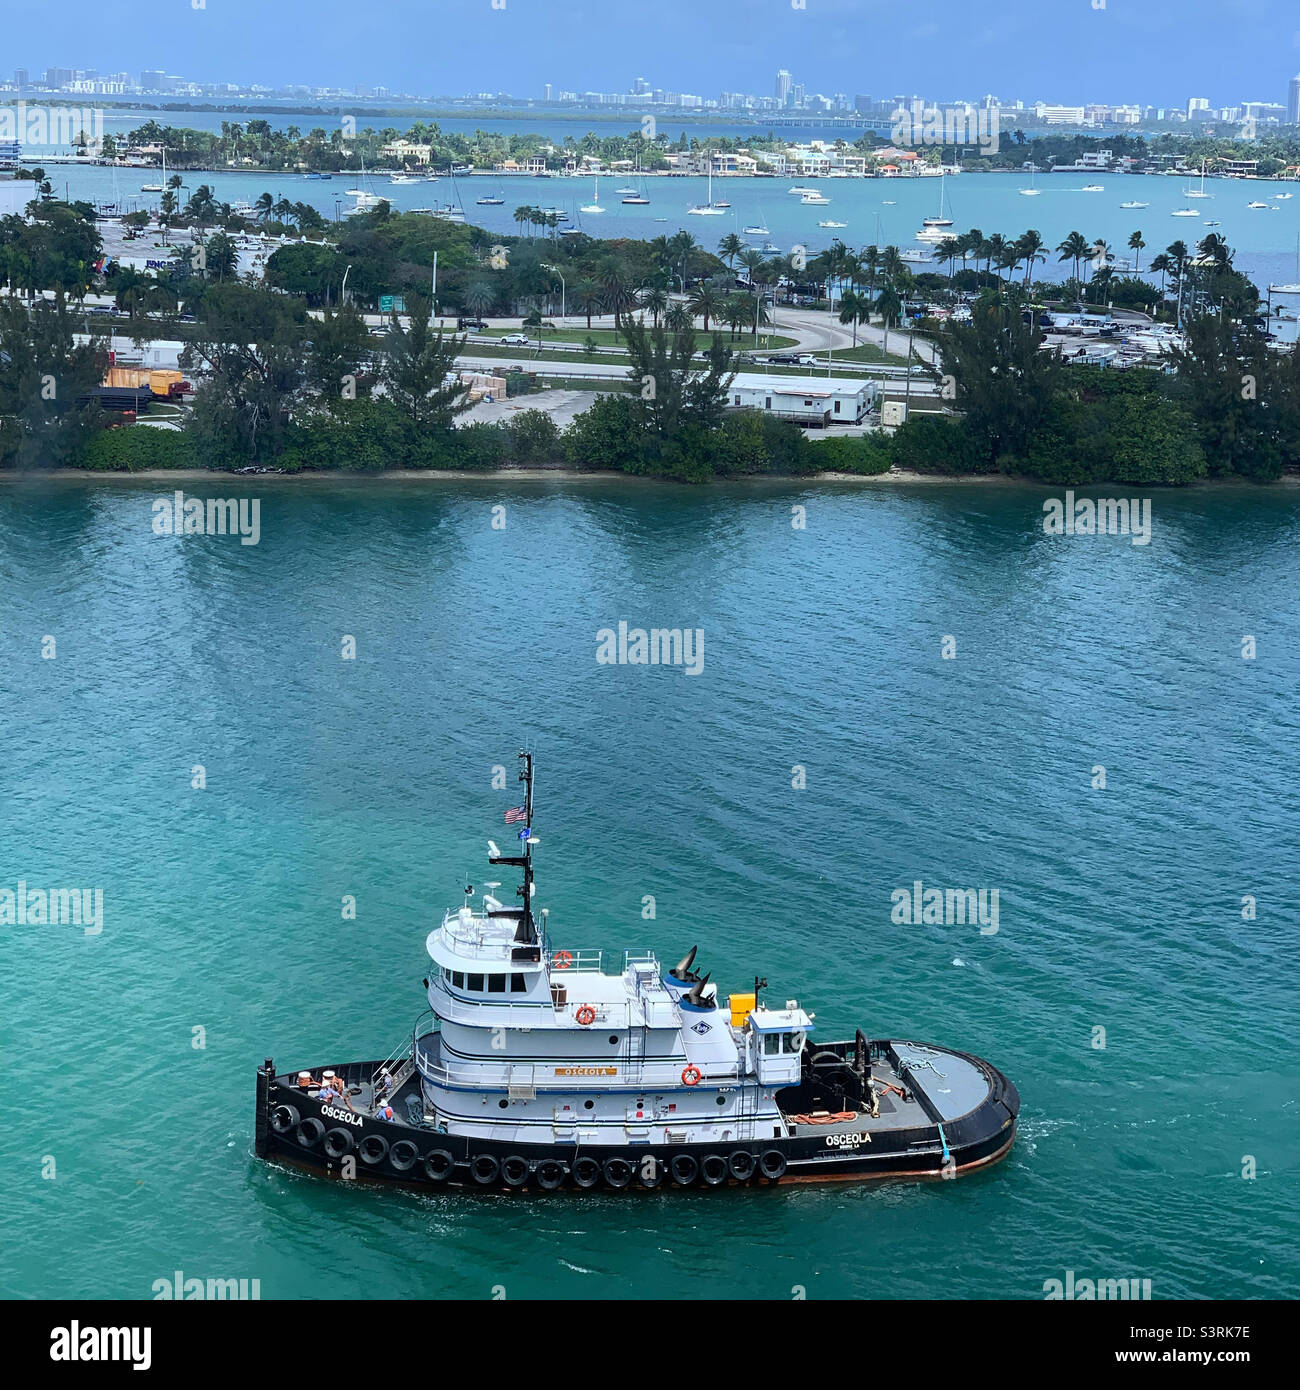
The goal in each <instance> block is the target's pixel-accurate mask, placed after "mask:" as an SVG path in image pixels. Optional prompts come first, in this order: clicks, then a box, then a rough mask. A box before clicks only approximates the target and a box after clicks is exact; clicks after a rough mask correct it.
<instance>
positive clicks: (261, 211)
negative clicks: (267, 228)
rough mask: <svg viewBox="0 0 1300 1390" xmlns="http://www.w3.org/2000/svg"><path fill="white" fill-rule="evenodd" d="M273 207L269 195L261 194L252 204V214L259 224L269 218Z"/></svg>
mask: <svg viewBox="0 0 1300 1390" xmlns="http://www.w3.org/2000/svg"><path fill="white" fill-rule="evenodd" d="M274 207H275V199H274V198H273V197H272V196H271V195H270V194H269V193H263V194H262V196H261V197H260V198H258V200H257V202H255V203H254V204H253V214H254V216H255V217H256V218H257V220H258V221H259V222H265V221H266V219H267V218H268V217H270V215H271V209H272V208H274Z"/></svg>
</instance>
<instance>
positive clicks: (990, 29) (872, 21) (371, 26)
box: [0, 0, 1300, 106]
mask: <svg viewBox="0 0 1300 1390" xmlns="http://www.w3.org/2000/svg"><path fill="white" fill-rule="evenodd" d="M201 2H202V4H203V8H201V9H194V8H192V4H198V3H200V0H192V4H188V3H186V0H166V3H163V4H154V5H152V6H147V7H146V8H145V9H144V10H142V11H140V12H139V13H136V12H134V11H132V10H130V9H129V8H126V9H123V8H120V7H118V8H109V9H107V10H106V9H105V8H104V6H103V3H102V0H58V3H57V4H56V5H55V7H54V8H53V9H51V8H50V7H47V6H41V5H31V4H28V5H16V6H10V7H7V9H8V13H7V14H6V18H5V30H6V37H7V39H8V40H9V42H8V43H6V45H5V49H4V52H3V54H0V68H2V69H3V70H4V72H5V75H6V76H7V75H8V73H9V72H10V71H11V70H12V69H13V68H14V67H17V66H26V67H28V68H30V69H32V70H34V71H43V70H44V69H45V67H47V66H50V65H56V66H61V67H83V68H84V67H94V68H97V69H99V71H101V72H111V71H118V70H123V69H124V70H127V71H130V72H131V73H132V74H135V75H138V73H139V71H140V70H141V69H142V68H154V67H159V68H164V69H165V70H167V71H168V72H174V73H178V74H180V75H182V76H185V77H190V78H193V79H194V80H197V81H236V82H265V83H268V84H270V85H278V84H280V83H283V82H294V81H297V82H309V83H321V84H328V85H338V86H347V87H351V86H353V85H355V84H357V83H361V84H364V85H368V86H373V85H376V84H380V83H382V84H384V85H385V86H388V87H390V88H392V89H394V90H407V91H415V92H442V93H452V94H460V93H463V92H465V91H468V90H474V91H508V92H512V93H514V94H515V95H524V96H528V95H540V94H541V90H542V86H543V84H544V83H546V82H551V83H553V84H554V85H555V86H556V87H557V88H559V87H564V88H574V89H577V90H594V91H622V90H625V89H627V88H628V87H629V86H630V85H631V83H632V80H633V79H634V78H635V77H638V76H642V77H645V78H646V79H647V80H648V81H649V82H651V83H652V85H654V86H662V87H665V88H669V89H671V90H675V91H686V92H695V93H698V94H700V95H702V96H708V97H713V96H716V95H717V94H718V92H719V91H722V90H724V89H725V90H732V91H752V92H758V93H761V94H770V92H771V90H772V84H773V80H774V75H775V72H776V69H777V68H778V67H786V68H789V69H790V70H791V71H792V72H793V73H794V75H795V80H796V81H803V82H804V83H805V85H806V86H807V87H808V88H809V90H812V91H825V92H834V91H843V92H847V93H848V94H850V95H853V94H854V93H858V92H863V93H869V94H871V95H873V96H877V95H891V96H892V95H894V94H895V93H898V92H909V93H910V92H913V91H917V92H923V93H925V94H926V95H933V96H940V97H948V96H952V97H957V96H965V97H978V96H982V95H983V94H984V93H985V92H993V93H995V94H997V95H999V96H1002V97H1007V96H1022V97H1024V98H1025V99H1026V100H1035V99H1039V98H1042V99H1047V100H1057V101H1065V102H1074V101H1084V100H1096V101H1109V102H1118V101H1130V100H1134V101H1148V102H1152V103H1154V104H1158V105H1182V104H1184V103H1185V102H1186V100H1187V98H1188V97H1189V96H1203V97H1208V98H1209V100H1210V103H1211V105H1215V106H1218V105H1226V104H1235V103H1237V102H1240V101H1267V100H1275V101H1283V100H1285V92H1286V84H1287V82H1288V80H1289V79H1290V78H1291V77H1292V76H1294V75H1295V74H1296V73H1297V71H1300V5H1298V4H1297V3H1296V0H1104V5H1103V0H995V3H991V4H984V3H980V0H927V3H925V4H924V5H914V4H909V3H907V0H793V3H792V0H496V3H497V4H498V5H504V8H495V9H494V8H493V0H364V3H362V0H270V3H268V0H201ZM795 4H803V6H804V8H799V9H796V8H795V7H794V6H795ZM1094 6H1099V8H1094ZM53 14H57V16H58V23H57V24H52V23H51V22H50V21H51V16H52V15H53Z"/></svg>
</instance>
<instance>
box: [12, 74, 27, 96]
mask: <svg viewBox="0 0 1300 1390" xmlns="http://www.w3.org/2000/svg"><path fill="white" fill-rule="evenodd" d="M14 86H15V87H17V88H18V90H19V91H20V92H21V91H22V90H23V89H24V88H25V87H26V86H27V69H26V68H15V69H14Z"/></svg>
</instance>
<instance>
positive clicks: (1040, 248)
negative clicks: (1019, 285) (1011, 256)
mask: <svg viewBox="0 0 1300 1390" xmlns="http://www.w3.org/2000/svg"><path fill="white" fill-rule="evenodd" d="M1016 250H1017V251H1018V252H1019V254H1020V258H1021V259H1022V260H1023V261H1024V262H1025V284H1026V285H1028V284H1029V282H1030V280H1031V279H1032V278H1033V274H1034V262H1035V261H1037V260H1041V259H1042V256H1043V252H1044V251H1046V250H1047V247H1046V244H1045V243H1044V241H1043V238H1042V237H1041V236H1039V234H1038V233H1037V232H1036V231H1034V230H1033V229H1032V228H1031V229H1030V230H1029V231H1027V232H1026V233H1025V234H1024V236H1022V237H1021V238H1020V240H1019V241H1017V242H1016Z"/></svg>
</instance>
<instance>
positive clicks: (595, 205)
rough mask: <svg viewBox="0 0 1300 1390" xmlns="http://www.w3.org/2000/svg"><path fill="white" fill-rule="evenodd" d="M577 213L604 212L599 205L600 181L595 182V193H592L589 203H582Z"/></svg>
mask: <svg viewBox="0 0 1300 1390" xmlns="http://www.w3.org/2000/svg"><path fill="white" fill-rule="evenodd" d="M578 211H579V212H604V211H605V209H604V208H603V207H601V205H600V180H599V179H596V181H595V191H594V192H593V193H592V196H591V202H589V203H584V204H583V205H582V206H581V207H580V208H579V209H578Z"/></svg>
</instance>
